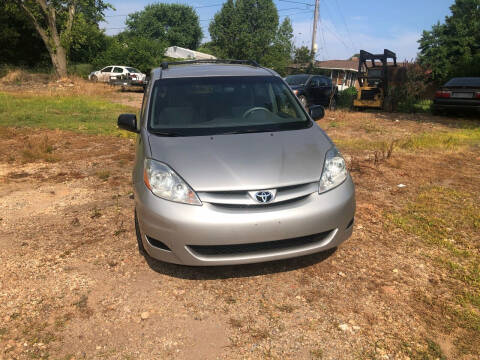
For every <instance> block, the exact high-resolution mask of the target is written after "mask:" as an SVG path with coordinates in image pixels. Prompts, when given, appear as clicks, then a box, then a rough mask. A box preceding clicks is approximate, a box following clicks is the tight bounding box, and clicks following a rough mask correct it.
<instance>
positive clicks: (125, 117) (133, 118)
mask: <svg viewBox="0 0 480 360" xmlns="http://www.w3.org/2000/svg"><path fill="white" fill-rule="evenodd" d="M117 125H118V127H119V128H120V129H123V130H127V131H132V132H134V133H138V129H137V115H135V114H121V115H120V116H119V117H118V122H117Z"/></svg>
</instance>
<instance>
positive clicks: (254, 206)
mask: <svg viewBox="0 0 480 360" xmlns="http://www.w3.org/2000/svg"><path fill="white" fill-rule="evenodd" d="M307 196H308V195H306V196H301V197H297V198H295V199H288V200H284V201H279V202H273V203H266V204H260V203H259V204H238V205H237V204H221V203H218V204H213V205H214V206H216V207H219V208H225V209H250V210H252V209H265V208H268V209H271V208H275V207H280V206H285V205H289V204H292V203H295V202H299V201H300V200H303V199H305V198H307Z"/></svg>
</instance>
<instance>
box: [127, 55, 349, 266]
mask: <svg viewBox="0 0 480 360" xmlns="http://www.w3.org/2000/svg"><path fill="white" fill-rule="evenodd" d="M323 116H324V109H323V107H322V106H312V107H310V109H309V110H308V112H307V111H306V110H305V109H304V108H303V107H302V105H301V103H300V102H299V101H298V99H297V98H296V97H295V95H294V94H293V93H292V91H291V89H290V88H289V86H288V85H287V84H286V83H285V82H284V81H283V80H282V78H281V77H280V76H279V75H278V74H277V73H275V72H274V71H272V70H270V69H266V68H263V67H261V66H259V65H258V64H256V63H255V62H253V61H230V60H229V61H221V60H215V61H212V60H209V61H184V62H176V63H163V64H162V66H161V67H160V68H158V69H155V70H153V71H152V73H151V78H150V81H149V83H148V86H147V88H146V90H145V95H144V98H143V104H142V109H141V113H140V119H139V121H137V118H136V116H135V115H134V114H122V115H120V116H119V118H118V126H119V127H120V128H122V129H125V130H129V131H133V132H136V133H138V136H137V141H136V156H135V164H134V169H133V187H134V196H135V226H136V232H137V238H138V247H139V250H140V252H141V253H142V254H144V255H145V256H149V257H153V258H155V259H158V260H162V261H167V262H172V263H178V264H185V265H230V264H244V263H253V262H261V261H271V260H278V259H285V258H290V257H297V256H302V255H307V254H312V253H315V252H319V251H324V250H327V249H331V248H334V247H336V246H338V245H340V244H341V243H342V242H343V241H345V240H346V239H347V238H348V237H349V236H350V235H351V234H352V230H353V222H354V214H355V190H354V185H353V182H352V179H351V177H350V175H349V173H348V171H347V168H346V165H345V160H344V159H343V157H342V155H341V154H340V153H339V151H338V150H337V149H336V148H335V145H334V144H333V143H332V141H331V140H330V139H329V138H328V136H327V135H326V134H325V133H324V132H323V131H322V130H321V129H320V127H319V126H318V125H317V124H316V123H315V121H314V120H318V119H320V118H322V117H323Z"/></svg>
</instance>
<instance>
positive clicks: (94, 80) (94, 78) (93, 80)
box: [91, 75, 98, 83]
mask: <svg viewBox="0 0 480 360" xmlns="http://www.w3.org/2000/svg"><path fill="white" fill-rule="evenodd" d="M91 80H92V82H94V83H96V82H97V81H98V78H97V75H92V77H91Z"/></svg>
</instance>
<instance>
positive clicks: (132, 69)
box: [127, 67, 140, 73]
mask: <svg viewBox="0 0 480 360" xmlns="http://www.w3.org/2000/svg"><path fill="white" fill-rule="evenodd" d="M127 71H128V72H131V73H139V72H140V70H137V69H135V68H131V67H127Z"/></svg>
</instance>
